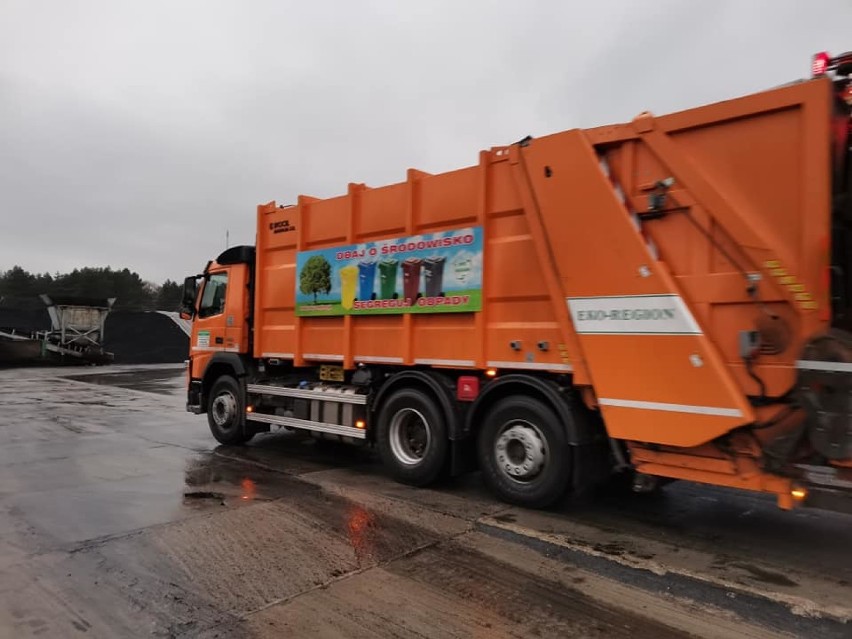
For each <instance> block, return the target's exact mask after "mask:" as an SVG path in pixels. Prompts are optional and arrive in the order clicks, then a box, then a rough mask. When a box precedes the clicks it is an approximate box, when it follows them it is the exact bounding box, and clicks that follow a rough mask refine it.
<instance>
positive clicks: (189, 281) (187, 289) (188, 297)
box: [180, 276, 198, 319]
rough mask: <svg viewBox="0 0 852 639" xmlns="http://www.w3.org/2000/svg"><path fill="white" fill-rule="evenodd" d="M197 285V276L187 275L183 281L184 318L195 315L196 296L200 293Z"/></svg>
mask: <svg viewBox="0 0 852 639" xmlns="http://www.w3.org/2000/svg"><path fill="white" fill-rule="evenodd" d="M197 286H198V285H197V283H196V278H195V276H190V277H187V278H186V279H184V281H183V297H182V298H181V302H180V316H181V318H182V319H192V318H193V317H195V296H196V295H197V294H198V288H197ZM184 316H186V317H184Z"/></svg>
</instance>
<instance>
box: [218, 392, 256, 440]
mask: <svg viewBox="0 0 852 639" xmlns="http://www.w3.org/2000/svg"><path fill="white" fill-rule="evenodd" d="M207 423H208V424H209V425H210V432H211V433H213V437H215V438H216V441H218V442H219V443H220V444H225V445H226V446H237V445H239V444H244V443H245V442H247V441H248V440H250V439H251V438H252V437H253V436H254V430H252V429H250V428H248V427H247V425H246V417H245V399H244V398H243V393H242V390H241V389H240V385H239V383H238V382H237V380H236V379H234V378H233V377H231V376H230V375H222V377H220V378H219V379H217V380H216V381H215V382H214V383H213V388H212V390H211V392H210V398H209V400H208V401H207Z"/></svg>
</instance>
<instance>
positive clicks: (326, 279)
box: [299, 255, 331, 304]
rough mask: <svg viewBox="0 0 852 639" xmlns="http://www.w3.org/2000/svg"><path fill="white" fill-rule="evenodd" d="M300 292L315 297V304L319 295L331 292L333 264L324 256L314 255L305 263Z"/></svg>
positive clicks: (300, 275)
mask: <svg viewBox="0 0 852 639" xmlns="http://www.w3.org/2000/svg"><path fill="white" fill-rule="evenodd" d="M299 290H300V291H301V292H302V293H304V294H305V295H313V296H314V304H316V303H317V294H318V293H325V294H328V293H330V292H331V264H329V263H328V260H327V259H325V258H324V257H323V256H322V255H314V256H313V257H310V258H308V261H307V262H305V265H304V266H303V267H302V272H301V273H300V274H299Z"/></svg>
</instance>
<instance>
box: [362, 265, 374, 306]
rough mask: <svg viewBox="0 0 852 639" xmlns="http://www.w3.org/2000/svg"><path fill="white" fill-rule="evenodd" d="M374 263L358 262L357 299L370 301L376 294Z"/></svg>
mask: <svg viewBox="0 0 852 639" xmlns="http://www.w3.org/2000/svg"><path fill="white" fill-rule="evenodd" d="M375 291H376V262H375V261H374V260H364V261H363V262H358V299H359V300H371V299H373V296H374V295H375V294H376V293H375Z"/></svg>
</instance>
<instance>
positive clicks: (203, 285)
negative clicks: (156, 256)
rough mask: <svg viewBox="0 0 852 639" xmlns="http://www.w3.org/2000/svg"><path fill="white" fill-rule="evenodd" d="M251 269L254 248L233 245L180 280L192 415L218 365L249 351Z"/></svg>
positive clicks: (198, 408)
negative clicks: (189, 321) (188, 334)
mask: <svg viewBox="0 0 852 639" xmlns="http://www.w3.org/2000/svg"><path fill="white" fill-rule="evenodd" d="M253 268H254V248H253V247H250V246H237V247H232V248H230V249H228V250H226V251H224V252H223V253H222V254H221V255H219V257H218V258H216V259H215V260H213V261H211V262H209V263H208V264H207V267H206V268H205V269H204V272H203V273H201V274H199V275H196V276H191V277H188V278H186V280H185V281H184V293H183V304H182V311H181V312H182V316H183V317H184V318H185V319H192V320H193V322H192V333H191V337H190V348H189V367H188V369H189V371H188V375H189V388H190V393H189V398H188V408H189V410H191V411H192V412H195V413H201V412H204V408H203V406H204V405H205V402H204V399H206V398H204V397H203V396H202V390H203V388H204V384H203V382H204V380H205V377H206V378H207V379H208V380H209V379H210V378H211V377H212V376H213V375H216V374H217V364H220V365H227V366H233V364H234V362H238V361H240V355H247V354H248V353H249V352H250V348H251V339H250V337H251V328H250V326H251V309H252V299H251V293H252V290H253V286H252V271H253Z"/></svg>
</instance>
